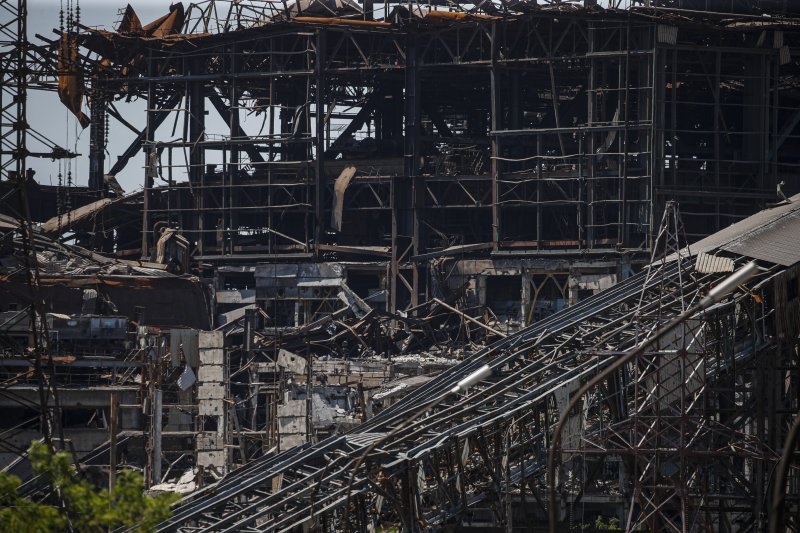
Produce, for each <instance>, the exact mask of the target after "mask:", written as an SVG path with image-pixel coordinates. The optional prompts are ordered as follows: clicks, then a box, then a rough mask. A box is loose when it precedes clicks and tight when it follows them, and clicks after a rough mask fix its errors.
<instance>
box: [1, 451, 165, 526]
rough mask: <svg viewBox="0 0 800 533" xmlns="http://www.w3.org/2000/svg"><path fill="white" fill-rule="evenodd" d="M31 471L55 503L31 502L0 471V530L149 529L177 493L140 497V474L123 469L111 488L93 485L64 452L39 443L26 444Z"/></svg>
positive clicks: (13, 480)
mask: <svg viewBox="0 0 800 533" xmlns="http://www.w3.org/2000/svg"><path fill="white" fill-rule="evenodd" d="M28 457H29V459H30V461H31V465H32V466H33V471H34V472H36V474H38V475H40V476H42V477H43V479H44V481H45V482H46V483H47V484H48V485H49V487H50V489H52V490H51V493H52V495H53V498H54V499H55V501H52V502H50V503H41V502H33V501H30V500H26V499H25V498H22V497H20V496H19V494H18V488H19V486H20V480H19V478H17V477H16V476H12V475H9V474H5V473H0V533H6V532H8V533H21V532H23V531H25V532H27V531H31V532H47V531H64V530H69V529H71V530H73V531H80V532H87V533H92V532H98V533H100V532H105V531H109V530H112V529H115V528H118V527H123V526H125V527H135V528H137V529H138V530H139V531H152V530H153V529H154V528H155V526H156V524H158V523H159V522H161V521H162V520H165V519H167V518H169V516H170V515H171V513H172V511H171V509H170V508H171V506H172V504H173V503H174V502H175V501H176V500H177V499H178V495H176V494H172V493H168V494H160V495H158V496H153V497H151V496H146V495H145V493H144V484H143V482H142V477H141V475H139V474H138V473H136V472H133V471H125V472H122V473H121V474H120V475H119V476H118V477H117V482H116V484H115V486H114V491H113V492H112V493H109V491H108V490H105V489H101V488H97V487H94V486H93V485H91V484H90V483H89V482H88V481H86V480H83V479H80V478H79V477H78V474H77V472H76V471H75V469H74V467H73V466H72V464H71V463H70V460H69V456H67V454H66V453H64V452H59V453H55V454H53V453H52V452H51V451H50V450H49V449H48V448H47V446H45V445H44V444H41V443H38V442H34V443H33V444H31V447H30V450H29V455H28Z"/></svg>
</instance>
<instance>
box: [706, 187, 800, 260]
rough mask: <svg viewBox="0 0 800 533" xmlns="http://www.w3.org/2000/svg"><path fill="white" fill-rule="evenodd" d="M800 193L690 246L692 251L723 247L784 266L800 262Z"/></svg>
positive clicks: (707, 250)
mask: <svg viewBox="0 0 800 533" xmlns="http://www.w3.org/2000/svg"><path fill="white" fill-rule="evenodd" d="M798 234H800V194H797V195H795V196H793V197H792V198H790V199H789V201H788V202H786V203H783V204H780V205H777V206H775V207H773V208H772V209H765V210H764V211H760V212H758V213H756V214H755V215H753V216H751V217H748V218H746V219H744V220H741V221H739V222H737V223H736V224H732V225H731V226H729V227H727V228H725V229H723V230H721V231H719V232H718V233H715V234H714V235H711V236H710V237H706V238H705V239H702V240H700V241H698V242H696V243H695V244H693V245H691V246H690V249H691V251H692V252H693V253H707V252H711V251H712V250H716V249H720V250H725V251H727V252H730V253H734V254H738V255H743V256H745V257H751V258H753V259H761V260H763V261H769V262H770V263H775V264H778V265H783V266H790V265H793V264H795V263H798V262H800V240H798V238H797V236H798Z"/></svg>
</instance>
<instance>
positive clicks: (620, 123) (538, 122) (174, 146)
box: [81, 2, 797, 310]
mask: <svg viewBox="0 0 800 533" xmlns="http://www.w3.org/2000/svg"><path fill="white" fill-rule="evenodd" d="M223 5H224V6H226V7H223ZM254 5H255V4H252V5H251V4H248V3H235V4H230V5H228V4H225V3H221V2H205V3H200V4H198V5H193V6H192V7H190V9H189V10H188V19H187V22H186V25H185V30H184V31H186V32H187V33H186V35H188V37H187V38H186V40H185V41H181V40H180V39H177V40H175V41H171V42H170V43H169V46H163V45H162V44H163V43H162V42H161V41H159V40H148V41H136V40H135V39H134V40H133V41H125V42H129V43H133V44H134V45H133V46H126V47H121V46H115V45H113V44H112V45H111V46H109V44H108V40H107V38H106V37H104V36H98V35H96V34H91V35H84V36H82V37H81V38H82V43H83V49H84V60H85V64H86V65H87V68H89V66H91V65H97V64H99V61H100V60H102V59H104V58H105V59H109V60H110V61H111V63H112V65H114V67H113V68H112V69H105V71H104V74H103V75H102V76H94V77H93V78H92V80H91V83H92V84H93V85H92V90H93V91H94V92H95V93H101V94H103V95H105V98H107V100H108V102H111V101H112V100H114V99H119V98H123V97H124V98H131V97H135V98H143V99H146V100H147V101H148V104H147V107H148V120H147V127H146V128H145V129H144V130H137V129H136V128H134V127H133V126H131V125H130V124H129V123H127V121H125V120H124V117H122V116H121V115H120V114H119V112H117V111H116V110H115V108H113V106H111V105H110V103H109V104H108V105H107V106H106V107H104V106H103V105H101V104H100V103H97V105H93V106H92V112H93V113H94V112H95V110H96V112H97V113H105V112H108V113H109V114H110V115H111V116H112V117H115V118H117V119H123V123H125V124H126V125H128V126H129V127H131V128H132V129H133V130H134V131H135V133H136V134H137V135H136V139H135V140H134V142H133V143H132V144H131V146H130V147H129V149H128V150H126V152H125V153H124V154H123V155H122V157H121V158H119V160H118V161H117V163H116V164H114V165H113V167H112V168H111V169H109V170H107V171H106V170H104V168H103V165H104V156H103V150H105V146H104V145H103V143H102V142H98V143H95V144H94V145H93V146H94V148H93V150H92V159H93V163H92V168H93V169H95V170H96V177H95V178H94V179H95V181H96V182H98V183H99V181H100V176H102V175H103V174H111V175H115V174H117V173H119V172H120V171H121V170H122V169H123V168H124V167H125V165H126V164H127V163H128V162H129V161H130V160H131V159H132V158H133V157H134V156H135V154H137V153H138V152H140V151H144V152H145V153H146V154H157V155H153V156H150V155H146V156H145V159H144V161H145V163H144V167H145V168H146V169H148V170H147V172H146V174H147V177H146V178H145V200H144V206H143V208H144V214H143V223H142V227H141V229H140V233H139V235H138V236H137V235H136V228H126V229H125V230H124V231H120V232H119V233H120V236H119V237H118V238H119V239H120V240H124V241H125V244H124V245H122V244H121V243H118V244H117V247H116V249H117V250H124V251H126V253H129V254H134V253H135V250H134V249H133V248H135V247H139V248H140V254H141V256H142V257H148V256H149V255H150V250H151V249H152V246H153V244H154V241H155V240H156V239H157V234H158V230H159V229H160V228H163V227H164V225H170V226H174V227H177V228H179V229H180V230H181V231H182V232H184V233H185V234H186V235H187V236H188V237H189V239H190V241H192V242H193V243H195V249H194V251H193V253H194V257H195V258H196V259H197V260H198V261H202V262H204V263H205V264H211V265H213V264H219V263H221V262H230V261H234V262H247V261H250V262H253V261H275V260H286V259H290V258H296V259H298V260H308V259H309V258H317V259H319V258H323V257H324V258H343V259H357V260H364V259H367V258H370V257H376V256H377V257H379V258H381V259H383V260H385V261H386V262H387V270H388V273H389V285H390V287H389V302H388V308H389V310H396V309H403V308H406V307H409V306H410V307H413V306H415V305H418V304H419V303H420V302H421V301H424V299H425V296H426V295H427V294H429V290H430V288H429V277H430V274H429V272H428V268H427V264H426V260H425V259H422V258H427V257H429V256H430V255H431V254H435V253H437V251H441V250H443V249H447V247H449V246H453V245H475V246H487V247H488V248H489V251H490V252H491V253H493V254H495V255H497V256H507V255H511V256H513V255H515V254H516V255H519V254H520V253H522V254H525V253H528V254H530V253H539V254H548V255H553V254H556V255H561V256H566V257H574V256H577V255H586V254H589V255H590V256H600V255H605V256H620V254H621V253H633V254H634V255H635V254H638V256H639V257H640V259H642V260H643V261H645V260H646V258H647V257H649V254H650V252H651V251H652V241H653V238H654V235H655V228H654V220H653V216H654V215H653V213H661V212H662V211H663V208H664V206H665V204H666V202H667V201H668V200H671V199H672V200H676V201H678V202H680V203H681V205H682V206H683V217H684V220H685V223H686V227H687V234H688V236H689V237H690V239H696V238H698V237H700V236H702V235H705V234H708V233H709V232H711V231H714V230H716V229H718V228H722V227H725V226H727V225H729V224H730V223H731V222H735V221H736V220H738V219H740V218H743V217H744V216H747V215H748V214H750V213H751V212H752V211H753V209H754V207H756V206H759V205H762V206H763V205H764V204H766V203H768V202H769V201H771V200H773V199H774V198H775V187H776V184H777V183H778V182H779V181H780V180H781V179H783V180H784V181H787V180H788V182H789V185H787V188H789V189H791V188H794V187H795V185H796V183H795V182H796V179H795V178H794V176H795V175H796V171H795V164H796V162H795V160H794V156H793V155H791V151H790V147H791V146H793V144H794V142H795V140H794V138H795V137H796V136H795V135H794V127H795V126H796V125H797V121H796V120H795V119H796V117H795V116H794V113H793V112H792V111H791V110H790V109H791V104H790V101H791V99H792V98H794V96H793V91H792V90H789V89H788V87H787V85H786V82H787V80H789V79H790V78H791V75H792V72H793V68H794V67H793V64H791V63H790V64H787V62H786V58H787V54H789V57H790V56H791V54H790V51H791V49H793V46H794V44H793V43H794V37H793V34H792V33H790V32H789V31H787V30H784V29H780V28H782V26H780V25H777V26H776V27H775V28H772V29H770V30H768V31H766V32H765V33H760V32H761V31H762V27H760V26H758V27H756V26H751V25H750V22H751V21H750V19H747V18H745V19H744V21H743V22H741V23H739V24H737V25H736V26H735V31H733V30H732V29H731V27H729V26H726V22H725V20H726V19H724V18H722V16H721V15H719V16H710V15H709V14H707V13H706V14H703V17H704V18H702V19H701V18H700V15H698V16H697V17H693V16H692V15H691V14H686V13H684V12H680V16H677V15H674V14H672V15H669V12H667V11H665V12H664V14H663V15H661V12H657V13H656V15H652V14H651V13H650V12H648V11H646V10H644V11H642V10H639V11H637V10H636V9H631V10H625V11H615V10H608V11H606V12H604V13H603V14H602V15H600V16H598V15H597V13H595V12H594V11H592V10H591V9H587V10H581V9H565V8H563V6H562V7H558V6H551V7H547V6H545V7H541V8H538V9H528V10H523V9H520V11H518V12H513V13H512V12H508V11H506V12H498V13H497V14H495V15H491V16H490V15H486V14H479V13H466V12H448V11H434V14H437V15H436V16H435V17H433V16H432V15H424V16H422V15H420V16H416V15H413V14H409V13H408V11H407V10H405V8H404V7H403V6H388V7H389V8H391V9H393V11H392V13H393V14H392V17H390V18H387V19H385V20H384V21H377V20H371V18H372V17H370V16H367V15H364V16H363V17H362V18H361V19H358V18H355V19H354V18H342V19H324V18H320V17H314V16H308V17H303V16H299V17H295V18H290V17H289V15H290V14H289V13H283V14H282V8H281V6H279V5H278V4H269V3H265V4H261V5H260V9H261V12H254V11H253V10H254V9H256V7H254ZM237 9H238V10H239V11H236V10H237ZM245 12H247V13H249V14H246V13H245ZM376 13H377V11H376ZM387 13H388V12H387ZM237 17H238V18H237ZM287 17H289V18H290V20H287ZM680 17H684V18H683V19H681V18H680ZM364 19H366V20H364ZM390 20H391V21H392V22H389V21H390ZM201 29H202V30H203V31H206V30H208V31H209V32H212V35H209V36H206V37H203V36H200V37H197V36H192V35H191V32H195V31H200V30H201ZM214 32H218V33H214ZM742 39H744V44H742ZM113 42H114V41H113V39H112V43H113ZM742 57H743V58H745V60H746V63H747V69H744V70H743V69H742V67H741V58H742ZM90 77H91V76H90V75H89V72H87V79H88V78H90ZM784 95H786V96H784ZM785 99H786V100H785ZM208 113H216V114H218V115H220V118H221V119H222V120H223V121H224V122H225V124H226V126H225V128H226V131H222V132H218V133H217V134H213V135H212V134H211V133H210V132H209V130H208V129H207V128H208V127H209V123H208V121H207V120H206V118H205V117H206V115H207V114H208ZM243 113H248V114H250V115H261V116H263V123H262V126H261V128H260V129H261V131H260V132H258V133H256V132H253V131H249V132H246V131H245V130H244V128H243V126H242V117H243ZM98 123H103V121H98ZM169 123H172V129H171V132H164V131H162V130H163V129H164V125H165V124H169ZM181 125H182V131H181V128H180V126H181ZM92 138H93V139H95V138H97V139H98V141H102V135H96V136H93V137H92ZM348 165H353V166H355V167H356V169H357V176H356V178H354V179H352V180H351V181H349V182H348V184H346V192H342V193H341V195H342V196H343V202H344V203H345V205H346V206H347V208H346V209H345V210H344V214H343V220H342V222H341V223H340V227H339V228H338V229H337V228H336V227H334V225H333V224H332V223H331V222H329V221H331V219H332V211H333V207H332V205H333V199H334V197H335V196H336V195H337V192H336V191H335V184H336V178H337V176H339V175H340V173H341V172H342V170H343V169H344V168H345V167H347V166H348ZM182 176H188V178H189V180H188V182H183V183H178V181H179V180H180V179H181V177H182ZM138 240H140V241H141V245H138ZM106 245H107V246H109V251H110V250H113V249H114V244H113V243H106Z"/></svg>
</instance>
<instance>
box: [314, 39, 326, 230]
mask: <svg viewBox="0 0 800 533" xmlns="http://www.w3.org/2000/svg"><path fill="white" fill-rule="evenodd" d="M316 48H317V53H316V64H315V69H314V71H315V80H316V88H315V93H316V98H315V102H314V114H315V119H316V124H315V129H314V136H315V152H316V153H315V157H314V176H315V178H316V182H315V187H314V189H315V190H314V218H315V222H314V242H315V243H316V244H317V245H319V244H321V243H322V237H323V235H324V234H325V189H326V184H327V180H326V179H325V111H324V108H325V100H324V98H325V57H326V54H325V30H324V29H320V30H317V36H316Z"/></svg>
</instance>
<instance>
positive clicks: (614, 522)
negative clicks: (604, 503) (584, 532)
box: [594, 516, 622, 531]
mask: <svg viewBox="0 0 800 533" xmlns="http://www.w3.org/2000/svg"><path fill="white" fill-rule="evenodd" d="M594 528H595V529H596V530H597V531H622V528H621V527H619V518H617V517H612V518H609V519H608V522H606V521H605V520H603V517H602V516H598V517H597V518H595V519H594Z"/></svg>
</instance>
